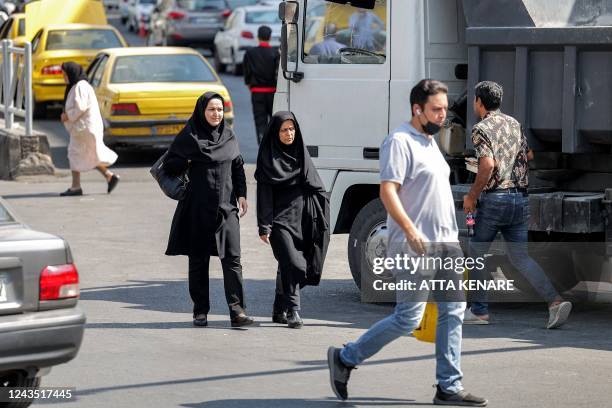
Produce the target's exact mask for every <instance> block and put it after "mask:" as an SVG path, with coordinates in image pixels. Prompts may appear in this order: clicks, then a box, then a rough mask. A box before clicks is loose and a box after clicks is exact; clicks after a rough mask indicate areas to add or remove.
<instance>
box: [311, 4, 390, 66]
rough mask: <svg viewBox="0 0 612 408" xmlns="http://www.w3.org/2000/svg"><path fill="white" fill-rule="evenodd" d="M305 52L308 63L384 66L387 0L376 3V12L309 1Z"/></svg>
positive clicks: (343, 5) (344, 5) (374, 10)
mask: <svg viewBox="0 0 612 408" xmlns="http://www.w3.org/2000/svg"><path fill="white" fill-rule="evenodd" d="M303 50H304V51H303V55H302V60H303V61H304V63H306V64H384V63H385V60H386V54H387V0H376V6H375V7H374V9H373V10H366V9H361V8H357V7H353V6H351V5H347V4H337V3H331V2H327V1H325V0H309V1H308V2H307V3H306V10H305V17H304V47H303Z"/></svg>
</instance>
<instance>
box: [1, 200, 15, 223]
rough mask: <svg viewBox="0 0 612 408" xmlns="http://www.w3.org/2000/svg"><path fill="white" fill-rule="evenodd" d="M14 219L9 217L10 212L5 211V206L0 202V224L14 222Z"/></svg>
mask: <svg viewBox="0 0 612 408" xmlns="http://www.w3.org/2000/svg"><path fill="white" fill-rule="evenodd" d="M14 222H15V220H14V219H13V217H11V214H9V212H8V211H7V209H6V208H4V206H3V205H2V204H1V203H0V225H2V224H11V223H14Z"/></svg>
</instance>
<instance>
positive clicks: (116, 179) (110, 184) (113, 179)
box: [106, 174, 121, 194]
mask: <svg viewBox="0 0 612 408" xmlns="http://www.w3.org/2000/svg"><path fill="white" fill-rule="evenodd" d="M119 180H121V179H120V178H119V176H118V175H116V174H113V175H112V176H111V179H110V180H109V181H108V188H107V189H106V192H107V193H108V194H110V193H111V191H113V190H114V189H115V187H117V184H119Z"/></svg>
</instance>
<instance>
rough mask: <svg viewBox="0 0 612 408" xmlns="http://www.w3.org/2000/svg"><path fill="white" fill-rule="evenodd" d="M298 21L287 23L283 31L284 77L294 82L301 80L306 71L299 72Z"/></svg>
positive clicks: (282, 62) (282, 60) (282, 64)
mask: <svg viewBox="0 0 612 408" xmlns="http://www.w3.org/2000/svg"><path fill="white" fill-rule="evenodd" d="M297 27H298V26H297V24H296V23H285V24H283V28H282V31H281V47H280V49H281V58H280V60H281V67H282V69H283V77H284V78H285V79H287V80H290V81H293V82H300V81H301V80H302V79H303V78H304V73H302V72H298V48H299V42H298V28H297Z"/></svg>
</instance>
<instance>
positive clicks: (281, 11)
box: [278, 1, 300, 24]
mask: <svg viewBox="0 0 612 408" xmlns="http://www.w3.org/2000/svg"><path fill="white" fill-rule="evenodd" d="M299 8H300V6H299V4H298V3H297V2H296V1H287V2H283V3H280V4H279V5H278V18H279V19H280V20H281V21H282V22H283V23H287V24H289V23H293V24H295V23H297V19H298V14H299V13H298V11H299Z"/></svg>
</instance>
